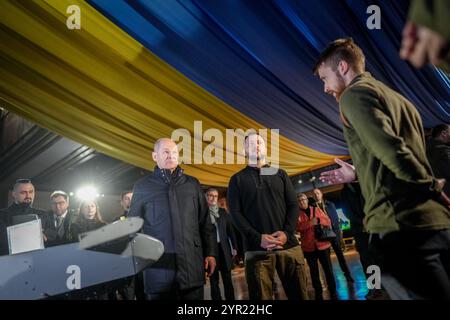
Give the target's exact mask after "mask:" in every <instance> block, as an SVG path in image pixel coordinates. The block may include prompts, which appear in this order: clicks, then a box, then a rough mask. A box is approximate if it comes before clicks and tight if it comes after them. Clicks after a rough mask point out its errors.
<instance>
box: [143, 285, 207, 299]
mask: <svg viewBox="0 0 450 320" xmlns="http://www.w3.org/2000/svg"><path fill="white" fill-rule="evenodd" d="M203 299H204V290H203V286H200V287H194V288H190V289H186V290H179V289H175V288H174V289H173V290H171V291H168V292H159V293H150V294H149V293H147V300H203Z"/></svg>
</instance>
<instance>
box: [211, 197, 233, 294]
mask: <svg viewBox="0 0 450 320" xmlns="http://www.w3.org/2000/svg"><path fill="white" fill-rule="evenodd" d="M218 199H219V192H218V191H217V190H216V189H214V188H209V189H208V190H206V200H207V202H208V206H209V216H210V218H211V222H212V224H213V226H214V229H215V235H216V237H215V238H216V241H217V242H216V244H217V253H218V254H217V259H216V270H215V271H214V273H213V274H212V275H211V277H210V278H209V280H210V284H211V298H212V299H213V300H222V296H221V294H220V288H219V271H220V274H221V276H222V282H223V287H224V289H225V298H226V299H227V300H234V299H235V298H234V288H233V281H232V279H231V270H232V269H233V266H234V263H233V257H234V256H235V255H236V254H237V252H236V239H235V237H234V232H233V229H232V225H231V221H230V219H229V218H228V215H227V213H226V211H225V209H223V208H219V206H218V205H217V201H218Z"/></svg>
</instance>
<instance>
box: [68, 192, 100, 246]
mask: <svg viewBox="0 0 450 320" xmlns="http://www.w3.org/2000/svg"><path fill="white" fill-rule="evenodd" d="M104 225H106V222H104V221H103V219H102V216H101V214H100V210H99V207H98V204H97V202H95V201H91V200H88V201H83V202H81V204H80V209H79V214H78V219H77V220H76V221H75V223H74V225H73V226H72V237H73V239H74V240H79V235H80V234H82V233H84V232H88V231H92V230H96V229H98V228H101V227H103V226H104Z"/></svg>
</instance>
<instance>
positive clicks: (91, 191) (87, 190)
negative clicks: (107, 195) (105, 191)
mask: <svg viewBox="0 0 450 320" xmlns="http://www.w3.org/2000/svg"><path fill="white" fill-rule="evenodd" d="M98 196H99V194H98V192H97V189H96V188H95V187H93V186H85V187H82V188H80V189H78V191H77V198H78V199H80V200H82V201H90V200H94V199H95V198H97V197H98Z"/></svg>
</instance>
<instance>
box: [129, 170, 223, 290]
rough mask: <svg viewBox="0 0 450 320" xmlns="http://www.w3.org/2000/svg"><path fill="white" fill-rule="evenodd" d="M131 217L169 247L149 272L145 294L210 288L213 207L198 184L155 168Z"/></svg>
mask: <svg viewBox="0 0 450 320" xmlns="http://www.w3.org/2000/svg"><path fill="white" fill-rule="evenodd" d="M129 216H130V217H141V218H143V219H144V227H143V232H144V233H145V234H147V235H150V236H152V237H154V238H156V239H158V240H160V241H161V242H162V243H163V244H164V254H163V256H162V257H161V258H160V259H159V260H158V261H157V262H156V263H155V264H154V265H153V266H152V267H151V268H149V269H146V270H145V271H144V281H145V291H146V292H147V293H160V292H168V291H171V289H172V285H173V284H175V283H177V284H178V287H179V288H180V289H189V288H193V287H198V286H202V285H204V283H205V270H204V258H205V257H206V256H216V250H215V248H214V241H215V239H214V233H213V231H214V230H213V226H212V224H211V220H210V219H209V214H208V206H207V203H206V199H205V196H204V194H203V191H202V190H201V188H200V183H199V182H198V180H197V179H195V178H193V177H191V176H188V175H185V174H183V171H182V169H181V168H179V167H178V168H177V169H176V170H175V171H174V172H173V174H171V173H170V171H168V170H161V169H159V168H158V167H155V171H154V172H153V173H151V174H150V175H148V176H146V177H144V178H142V179H140V180H139V181H137V182H136V184H135V185H134V190H133V198H132V202H131V208H130V213H129Z"/></svg>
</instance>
